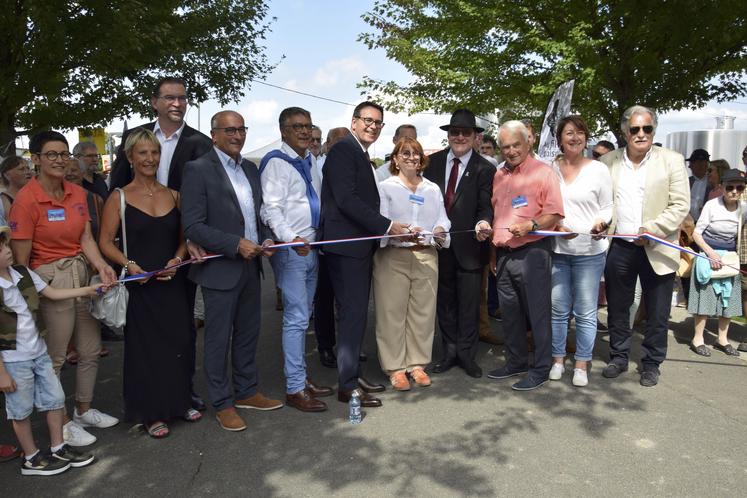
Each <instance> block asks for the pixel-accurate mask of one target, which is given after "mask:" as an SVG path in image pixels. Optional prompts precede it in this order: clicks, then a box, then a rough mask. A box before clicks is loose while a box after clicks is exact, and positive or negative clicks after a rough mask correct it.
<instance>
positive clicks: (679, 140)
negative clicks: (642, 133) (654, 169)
mask: <svg viewBox="0 0 747 498" xmlns="http://www.w3.org/2000/svg"><path fill="white" fill-rule="evenodd" d="M716 126H717V129H715V130H696V131H676V132H674V133H669V134H668V135H667V137H666V141H665V143H664V146H665V147H667V148H669V149H672V150H676V151H677V152H679V153H680V154H682V155H683V156H685V158H688V157H690V154H691V153H692V151H693V150H695V149H705V150H707V151H708V152H709V153H710V154H711V160H714V159H726V160H727V161H729V164H730V165H731V167H732V168H738V169H740V170H742V171H745V167H744V164H743V163H742V151H743V150H744V148H745V147H747V130H734V129H731V128H733V126H734V118H733V117H732V116H720V117H718V118H716Z"/></svg>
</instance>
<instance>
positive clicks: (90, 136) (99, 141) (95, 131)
mask: <svg viewBox="0 0 747 498" xmlns="http://www.w3.org/2000/svg"><path fill="white" fill-rule="evenodd" d="M78 141H79V142H93V143H94V144H96V148H97V149H98V151H99V154H102V155H103V154H104V153H106V130H105V129H103V128H100V127H99V128H78ZM102 167H103V164H101V163H99V171H100V170H101V168H102Z"/></svg>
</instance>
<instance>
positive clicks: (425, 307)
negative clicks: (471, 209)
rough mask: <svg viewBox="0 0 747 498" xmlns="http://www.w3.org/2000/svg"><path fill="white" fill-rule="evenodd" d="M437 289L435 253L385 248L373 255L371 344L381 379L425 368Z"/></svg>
mask: <svg viewBox="0 0 747 498" xmlns="http://www.w3.org/2000/svg"><path fill="white" fill-rule="evenodd" d="M437 289H438V255H437V254H436V250H435V249H433V248H428V249H423V250H418V251H412V250H409V249H404V248H398V247H385V248H383V249H379V250H378V251H376V254H375V255H374V266H373V290H374V303H375V305H376V344H377V345H378V347H379V362H380V363H381V368H382V369H383V370H384V372H386V374H387V375H391V374H392V373H394V372H398V371H401V370H407V371H411V370H412V369H413V368H414V367H424V366H425V365H427V364H428V363H430V361H431V353H432V351H433V334H434V330H435V325H436V290H437Z"/></svg>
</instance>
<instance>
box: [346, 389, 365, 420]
mask: <svg viewBox="0 0 747 498" xmlns="http://www.w3.org/2000/svg"><path fill="white" fill-rule="evenodd" d="M348 407H349V409H350V413H349V415H348V420H350V423H351V424H360V423H361V422H362V421H363V413H362V412H361V398H360V396H359V395H358V391H357V390H355V391H353V394H352V395H351V396H350V403H349V404H348Z"/></svg>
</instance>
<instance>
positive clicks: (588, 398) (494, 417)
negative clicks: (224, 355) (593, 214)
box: [0, 266, 747, 497]
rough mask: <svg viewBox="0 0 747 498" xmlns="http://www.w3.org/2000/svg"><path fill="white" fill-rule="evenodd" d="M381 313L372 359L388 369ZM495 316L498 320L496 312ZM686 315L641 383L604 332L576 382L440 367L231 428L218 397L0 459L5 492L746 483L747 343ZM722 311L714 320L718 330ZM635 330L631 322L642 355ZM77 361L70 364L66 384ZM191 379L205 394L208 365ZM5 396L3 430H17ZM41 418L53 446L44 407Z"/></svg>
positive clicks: (371, 368)
mask: <svg viewBox="0 0 747 498" xmlns="http://www.w3.org/2000/svg"><path fill="white" fill-rule="evenodd" d="M266 275H267V279H266V280H265V281H264V282H263V300H262V306H263V326H262V336H261V339H260V343H259V353H258V358H257V361H258V363H259V369H260V389H261V391H262V392H263V393H265V394H266V395H268V396H271V397H275V398H283V397H284V378H283V369H282V365H283V356H282V351H281V345H280V330H281V323H282V322H281V320H282V318H281V313H280V312H277V311H275V292H274V286H273V282H272V272H271V271H269V266H268V271H266ZM600 315H601V317H602V320H603V321H604V319H605V316H604V312H602V313H601V314H600ZM372 317H373V315H371V320H370V322H371V323H369V330H368V332H367V335H366V343H365V351H366V352H367V353H368V356H369V361H368V362H367V363H366V364H365V372H366V376H367V377H368V378H371V379H374V380H376V381H379V382H382V383H384V382H386V378H385V376H384V374H383V373H382V372H381V370H380V369H379V367H378V361H377V358H376V345H375V338H374V333H373V318H372ZM491 326H492V327H493V330H494V332H495V333H496V334H497V335H499V336H500V335H501V325H500V322H497V321H492V323H491ZM692 326H693V325H692V318H690V317H689V316H688V315H687V313H686V311H685V310H684V309H681V308H673V309H672V318H671V322H670V327H671V329H670V335H669V352H668V357H667V361H666V362H665V363H664V364H663V365H662V369H661V370H662V375H661V378H660V383H659V385H658V386H656V387H655V388H643V387H641V386H640V385H639V384H638V378H639V376H638V374H637V373H636V372H635V368H634V365H631V370H630V371H628V372H627V373H625V374H623V375H622V376H621V377H619V378H618V379H614V380H609V379H605V378H603V377H602V376H601V370H602V368H603V366H604V364H605V359H606V357H607V351H608V343H607V342H604V341H603V340H601V338H602V335H601V334H600V335H599V337H598V339H599V340H597V344H596V349H595V355H594V363H593V369H592V371H591V374H590V378H589V380H590V383H589V385H588V387H585V388H575V387H573V386H572V385H571V375H572V374H571V372H572V365H571V363H570V362H568V363H567V365H566V375H565V376H564V377H563V379H562V380H561V381H558V382H551V383H548V384H546V385H545V386H543V387H542V388H540V389H538V390H536V391H532V392H516V391H513V390H511V389H510V385H511V383H512V382H514V381H515V380H516V379H508V380H503V381H495V380H490V379H488V378H486V377H483V378H481V379H472V378H470V377H467V376H466V375H465V374H464V372H463V371H461V370H460V369H459V368H455V369H452V370H451V371H449V372H447V373H445V374H442V375H433V376H432V378H433V385H432V386H431V387H429V388H414V389H413V390H411V391H409V392H405V393H398V392H394V391H392V390H391V389H387V391H386V392H385V393H383V394H382V395H381V396H380V397H381V399H382V400H383V403H384V406H383V407H382V408H375V409H369V410H367V414H366V418H365V419H364V421H363V423H362V424H360V425H351V424H350V423H349V422H348V421H347V405H345V404H342V403H339V402H338V401H337V400H336V398H335V397H332V398H325V400H327V401H328V404H329V410H328V411H326V412H323V413H318V414H309V413H302V412H299V411H297V410H295V409H293V408H288V407H284V408H282V409H281V410H277V411H273V412H257V411H253V410H240V413H241V415H242V417H243V418H244V420H245V421H246V423H247V425H248V426H249V428H248V429H247V430H246V431H244V432H239V433H230V432H227V431H224V430H222V429H221V428H220V427H219V426H218V424H217V422H216V421H215V419H214V413H213V412H212V411H211V410H209V411H208V412H206V414H205V415H206V416H205V417H204V418H203V420H202V421H200V422H198V423H196V424H189V423H187V422H175V423H173V424H171V425H170V428H171V431H172V434H171V436H170V437H168V438H167V439H164V440H154V439H151V438H149V437H148V436H147V435H145V433H144V432H143V431H142V429H141V428H140V427H138V426H134V427H133V426H132V425H131V424H126V423H120V424H119V425H117V426H115V427H113V428H110V429H91V432H92V433H94V434H95V435H96V436H97V437H98V438H99V440H98V441H97V442H96V444H94V445H93V446H91V447H90V448H87V449H89V450H90V451H92V452H94V453H95V455H96V461H95V462H94V464H92V465H90V466H88V467H85V468H80V469H70V470H69V471H67V472H65V473H64V474H61V475H58V476H52V477H25V476H21V475H20V472H19V468H18V466H19V460H15V461H13V462H9V463H2V464H0V496H2V497H6V496H7V497H11V496H55V497H60V496H138V497H150V496H154V497H166V496H203V495H228V496H237V495H243V496H288V497H291V496H294V497H295V496H320V497H321V496H429V497H437V496H449V497H451V496H499V495H504V496H505V495H508V496H518V495H526V496H551V495H552V496H581V495H587V496H678V497H680V496H744V495H745V487H746V485H747V449H746V448H747V433H746V431H745V428H746V427H747V403H745V399H747V361H746V360H747V354H743V356H742V357H740V358H732V357H728V356H726V355H724V354H723V353H721V352H719V351H715V350H714V351H713V354H712V356H711V357H710V358H704V357H700V356H697V355H695V354H694V353H692V352H691V351H690V350H689V349H688V346H687V344H688V342H689V339H690V338H691V337H692ZM715 326H716V324H715V320H714V321H709V323H708V330H715ZM730 337H731V338H732V339H734V341H733V342H734V343H735V344H736V341H738V340H741V339H744V338H747V327H745V326H744V325H739V324H732V329H731V333H730ZM714 338H715V336H714V335H713V334H711V335H709V336H708V339H707V340H710V341H713V340H714ZM438 342H439V341H438V337H437V338H436V343H438ZM106 346H107V347H108V348H109V349H110V351H111V355H110V356H109V357H107V358H104V359H102V360H101V365H100V370H99V380H98V384H97V387H96V399H95V402H94V406H95V407H97V408H99V409H101V410H102V411H104V412H107V413H110V414H114V415H121V413H122V401H121V390H122V376H121V371H122V370H121V365H122V343H121V342H109V343H106ZM315 346H316V343H315V340H314V338H313V331H310V332H309V335H308V340H307V345H306V349H307V363H308V370H309V373H310V375H311V377H312V378H313V379H314V380H315V381H316V382H317V383H320V384H326V385H335V382H336V371H334V370H331V369H327V368H324V367H322V366H321V365H320V363H319V361H318V356H317V354H316V352H315V350H314V348H315ZM639 346H640V336H639V335H638V334H636V339H635V344H634V348H633V358H634V359H635V358H637V357H638V349H639ZM436 350H438V347H436ZM434 354H435V355H437V354H438V351H435V352H434ZM436 357H437V356H436ZM478 363H479V364H480V365H481V366H482V368H483V370H484V371H488V370H489V369H492V368H495V367H497V366H500V365H502V364H503V349H502V347H501V346H489V345H487V344H481V345H480V349H479V354H478ZM72 374H73V371H72V368H67V369H66V370H65V371H64V372H63V385H64V386H65V390H66V392H67V393H72V392H73V390H72V386H71V380H72V377H73V375H72ZM196 382H197V389H198V391H199V392H201V393H202V394H206V390H205V383H204V378H203V376H202V373H201V372H200V371H198V373H197V376H196ZM0 404H2V405H3V407H2V408H3V409H2V413H1V414H0V441H3V442H9V441H13V436H12V430H11V427H10V424H9V423H8V422H7V420H6V418H5V410H4V403H2V402H0ZM68 407H69V408H70V409H71V407H72V397H69V399H68ZM33 421H34V423H33V426H34V431H35V435H36V438H37V442H38V443H39V445H40V447H43V446H45V445H47V444H48V439H47V435H46V427H45V424H44V419H43V418H42V417H40V416H39V415H38V414H35V415H33Z"/></svg>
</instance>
